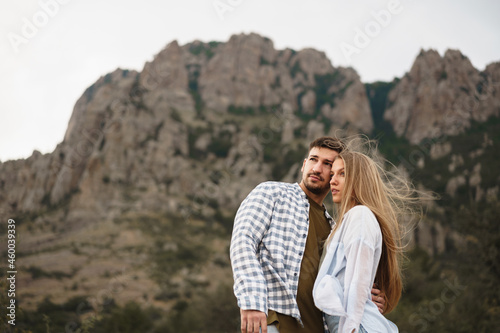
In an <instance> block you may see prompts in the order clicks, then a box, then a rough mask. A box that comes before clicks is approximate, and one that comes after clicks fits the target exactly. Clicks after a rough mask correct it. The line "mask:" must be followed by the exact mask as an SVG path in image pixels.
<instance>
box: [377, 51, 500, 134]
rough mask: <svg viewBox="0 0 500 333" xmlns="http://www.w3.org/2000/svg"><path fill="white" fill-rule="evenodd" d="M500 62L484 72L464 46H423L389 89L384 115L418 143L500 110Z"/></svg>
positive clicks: (480, 119)
mask: <svg viewBox="0 0 500 333" xmlns="http://www.w3.org/2000/svg"><path fill="white" fill-rule="evenodd" d="M499 76H500V63H494V64H491V65H489V66H488V67H487V68H486V69H485V70H484V71H483V72H480V71H478V70H477V69H475V68H474V67H473V66H472V64H471V62H470V61H469V59H468V58H467V57H465V56H464V55H462V53H460V51H457V50H448V51H446V53H445V54H444V56H443V57H441V56H440V55H439V53H437V52H436V51H433V50H430V51H426V52H425V51H422V52H421V53H420V55H419V56H418V57H417V59H416V60H415V62H414V64H413V66H412V68H411V70H410V72H409V73H407V74H406V75H405V76H404V77H403V78H402V79H401V81H400V82H399V83H398V84H397V86H396V87H395V89H393V90H392V91H391V93H390V94H389V103H390V104H389V107H388V109H387V111H386V112H385V115H384V118H385V119H386V120H388V121H389V122H390V123H391V124H392V126H393V127H394V130H395V132H396V133H397V134H398V135H399V136H405V137H406V138H407V139H408V140H409V141H410V142H411V143H413V144H418V143H420V142H421V141H422V140H423V139H425V138H435V137H439V136H442V135H456V134H458V133H462V132H463V131H464V129H467V128H469V127H470V124H471V121H479V122H483V121H485V120H486V119H488V117H490V116H498V115H499V114H500V113H499V112H500V111H499V110H500V105H499V96H500V81H499V80H498V78H499Z"/></svg>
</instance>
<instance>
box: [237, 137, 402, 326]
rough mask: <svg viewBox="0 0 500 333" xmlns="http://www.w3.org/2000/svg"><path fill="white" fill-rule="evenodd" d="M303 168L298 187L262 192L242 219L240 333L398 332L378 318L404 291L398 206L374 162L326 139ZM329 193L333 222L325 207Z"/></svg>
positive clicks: (273, 185)
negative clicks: (334, 212)
mask: <svg viewBox="0 0 500 333" xmlns="http://www.w3.org/2000/svg"><path fill="white" fill-rule="evenodd" d="M301 171H302V180H301V182H300V184H297V183H295V184H289V183H281V182H264V183H262V184H260V185H258V186H257V187H256V188H255V189H254V190H253V191H252V192H251V193H250V194H249V195H248V196H247V198H246V199H245V200H244V201H243V202H242V204H241V206H240V208H239V209H238V212H237V214H236V217H235V222H234V228H233V234H232V239H231V248H230V256H231V265H232V269H233V276H234V292H235V295H236V298H237V301H238V306H239V307H240V313H241V331H242V332H243V333H258V332H263V333H266V332H267V333H274V332H282V333H291V332H306V333H314V332H328V331H329V332H330V333H333V332H397V327H396V326H395V325H394V324H393V323H392V322H390V321H389V320H387V319H386V318H385V317H384V316H383V315H382V312H390V311H391V310H392V309H393V308H394V307H395V306H396V304H397V303H398V301H399V298H400V296H401V289H402V283H401V275H400V269H399V262H398V256H399V254H400V246H399V240H400V237H399V231H398V221H397V215H396V211H397V207H395V206H394V205H393V204H392V203H393V201H392V200H391V199H392V193H391V191H390V190H389V189H388V188H387V187H386V185H385V184H384V183H383V182H382V179H381V176H380V174H379V170H378V169H377V165H376V164H375V163H374V162H373V160H371V159H370V158H369V157H368V156H366V155H364V154H361V153H356V152H354V151H350V150H348V149H346V148H345V145H344V143H343V142H342V141H340V140H338V139H336V138H331V137H322V138H319V139H316V140H315V141H313V142H312V143H311V144H310V146H309V154H308V156H307V158H306V159H305V160H304V162H303V165H302V169H301ZM330 190H331V192H332V198H333V202H334V203H335V204H336V206H337V208H338V209H337V211H338V218H337V223H335V222H334V221H333V220H332V218H331V217H330V216H329V215H328V213H327V212H326V209H325V207H324V205H323V200H324V198H325V197H326V195H327V194H328V192H329V191H330ZM323 248H324V251H323ZM320 261H321V262H320ZM374 283H375V284H374ZM372 288H373V289H372ZM380 290H382V292H381V291H380ZM327 327H328V329H327Z"/></svg>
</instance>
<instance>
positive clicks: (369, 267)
mask: <svg viewBox="0 0 500 333" xmlns="http://www.w3.org/2000/svg"><path fill="white" fill-rule="evenodd" d="M383 175H384V173H383V171H382V169H381V168H380V167H378V165H377V164H376V163H375V162H374V161H373V160H372V159H371V158H370V157H368V156H366V155H364V154H362V153H358V152H353V151H345V152H342V153H341V154H340V155H339V156H338V157H337V158H336V159H335V161H334V163H333V166H332V172H331V176H332V177H331V181H330V189H331V192H332V197H333V202H334V203H335V204H336V206H337V212H338V217H337V219H336V221H338V222H337V224H336V225H335V227H334V228H333V230H332V232H331V234H330V236H329V237H328V239H327V241H326V244H325V249H324V253H323V259H322V260H323V261H322V264H321V267H320V270H319V273H318V277H317V280H316V282H315V285H314V289H313V296H314V301H315V304H316V306H317V307H318V308H319V309H321V310H322V311H323V312H324V313H325V315H326V320H327V324H328V328H329V331H330V333H333V332H349V333H350V332H369V333H371V332H397V331H398V329H397V327H396V325H394V324H393V323H392V322H390V321H389V320H387V319H386V318H385V317H384V316H383V315H382V314H381V313H380V312H379V310H378V309H377V306H376V305H375V304H374V303H373V302H372V300H371V295H370V290H371V288H372V285H373V283H376V284H377V286H378V288H379V289H381V290H383V291H384V293H385V301H386V310H385V313H389V312H390V311H391V310H393V309H394V308H395V307H396V305H397V303H398V301H399V298H400V296H401V290H402V281H401V272H400V257H401V255H402V247H401V237H400V235H401V233H400V228H399V224H398V219H397V218H398V211H400V208H402V207H401V205H397V204H396V202H399V203H404V202H405V201H409V200H412V199H411V196H410V195H409V194H411V193H410V192H411V191H407V193H408V195H401V194H399V193H400V192H398V191H397V190H396V189H395V188H394V187H391V186H389V185H388V183H387V184H386V183H384V181H383V180H382V176H383ZM406 189H409V187H406Z"/></svg>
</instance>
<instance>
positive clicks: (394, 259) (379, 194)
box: [328, 150, 418, 313]
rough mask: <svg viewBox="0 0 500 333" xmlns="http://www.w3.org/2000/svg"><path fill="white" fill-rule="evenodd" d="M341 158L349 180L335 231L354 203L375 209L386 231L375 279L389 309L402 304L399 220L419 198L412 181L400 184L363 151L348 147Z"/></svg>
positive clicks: (400, 182) (381, 227)
mask: <svg viewBox="0 0 500 333" xmlns="http://www.w3.org/2000/svg"><path fill="white" fill-rule="evenodd" d="M337 158H340V159H342V160H343V161H344V174H345V183H344V189H343V191H342V199H341V202H340V204H339V205H338V206H337V214H336V215H337V216H336V221H337V224H336V225H335V228H334V232H335V231H336V230H337V229H338V228H339V227H340V225H341V224H342V222H343V221H342V219H343V217H344V215H345V214H346V213H347V211H348V210H349V209H351V208H352V207H353V206H355V205H364V206H367V207H368V208H369V209H370V210H371V211H372V212H373V214H374V215H375V217H376V218H377V220H378V223H379V225H380V229H381V231H382V255H381V258H380V262H379V265H378V268H377V273H376V275H375V283H376V284H377V286H378V288H379V289H380V290H382V291H383V292H384V293H385V300H386V309H385V312H384V313H389V312H391V311H392V310H393V309H394V308H395V307H396V305H397V304H398V302H399V299H400V297H401V292H402V289H403V282H402V274H401V261H402V259H403V258H404V253H403V245H402V237H403V233H402V231H401V225H400V223H399V222H400V219H402V218H403V217H404V215H405V214H406V213H407V211H408V208H409V207H410V205H408V204H409V203H410V204H411V203H415V202H416V201H417V200H418V198H416V196H415V191H414V189H413V188H412V186H411V185H410V184H409V183H408V182H406V181H405V180H404V179H398V180H399V181H398V182H396V183H398V184H399V185H396V184H395V182H394V181H393V180H394V179H391V177H390V175H389V173H387V172H385V171H384V169H383V167H382V166H381V165H379V164H378V163H376V162H375V161H374V160H373V159H372V158H370V157H369V156H367V155H365V154H363V153H360V152H354V151H350V150H345V151H343V152H342V153H340V154H339V155H338V156H337ZM334 232H333V233H334ZM333 233H332V234H331V236H330V238H329V239H328V241H330V240H331V237H332V235H333Z"/></svg>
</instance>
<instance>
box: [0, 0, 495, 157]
mask: <svg viewBox="0 0 500 333" xmlns="http://www.w3.org/2000/svg"><path fill="white" fill-rule="evenodd" d="M214 4H220V5H221V6H224V5H226V8H229V9H230V10H227V11H225V12H218V11H217V10H216V9H215V7H214ZM391 4H392V5H393V6H394V7H395V10H394V9H393V10H392V12H393V13H392V14H391V15H390V18H388V17H387V15H386V16H384V15H379V16H380V18H379V20H380V19H385V21H382V24H379V25H378V28H379V30H378V31H377V30H370V31H369V32H371V34H372V36H373V37H371V38H370V42H369V44H368V45H367V46H364V45H361V47H360V48H359V53H354V54H352V56H351V57H350V59H347V58H346V56H345V55H344V53H343V52H342V51H341V48H340V45H341V44H342V43H344V45H345V44H350V45H352V46H353V47H355V46H356V44H355V43H354V39H355V37H356V31H359V30H361V31H365V29H367V28H368V29H369V28H371V29H377V25H375V24H374V22H376V19H375V17H374V14H373V13H381V11H382V10H385V11H386V12H389V13H390V11H388V8H389V7H390V6H391ZM44 7H45V8H46V9H45V10H44V9H43V8H44ZM220 8H222V7H220ZM391 9H392V7H391ZM499 13H500V1H497V0H477V1H472V0H470V1H467V0H399V1H398V0H357V1H338V0H335V1H334V0H309V1H304V0H143V1H132V0H106V1H102V0H101V1H97V0H23V1H7V0H0V60H1V61H0V161H6V160H10V159H17V158H26V157H29V156H30V155H31V154H32V152H33V150H34V149H36V150H39V151H41V152H42V153H49V152H51V151H53V150H54V148H55V146H56V145H57V144H58V143H59V142H61V141H62V139H63V136H64V133H65V131H66V126H67V124H68V121H69V119H70V116H71V113H72V111H73V106H74V104H75V102H76V101H77V99H78V98H79V97H80V96H81V95H82V93H83V92H84V91H85V89H86V88H87V87H88V86H90V85H92V84H93V83H94V82H95V81H96V80H97V79H98V78H99V77H100V76H102V75H105V74H106V73H109V72H111V71H113V70H115V69H116V68H118V67H120V68H123V69H135V70H138V71H141V70H142V68H143V66H144V63H145V62H146V61H151V60H152V59H153V57H154V55H155V54H157V53H158V52H160V51H161V50H162V49H163V48H164V47H165V46H166V45H167V44H168V43H169V42H171V41H173V40H177V41H178V42H179V43H180V44H181V45H184V44H186V43H189V42H192V41H194V40H196V39H198V40H202V41H205V42H208V41H211V40H216V41H223V42H224V41H227V40H228V39H229V37H230V36H231V35H233V34H239V33H242V32H243V33H250V32H256V33H259V34H260V35H262V36H265V37H268V38H270V39H271V40H273V42H274V46H275V48H276V49H284V48H286V47H290V48H293V49H295V50H300V49H302V48H305V47H313V48H315V49H317V50H320V51H324V52H325V53H326V54H327V56H328V57H329V58H330V60H331V61H332V64H333V65H334V66H352V67H353V68H355V69H356V71H357V72H358V73H359V75H360V76H361V79H362V80H363V82H373V81H376V80H383V81H390V80H392V79H393V78H394V77H396V76H397V77H401V76H402V75H403V74H404V73H405V72H407V71H409V70H410V68H411V65H412V63H413V61H414V60H415V57H416V56H417V54H418V53H419V51H420V49H422V48H423V49H425V50H427V49H430V48H432V49H435V50H437V51H439V53H440V54H441V55H443V54H444V51H446V50H447V49H449V48H452V49H459V50H460V51H462V53H463V54H464V55H466V56H467V57H469V59H470V60H471V61H472V64H473V65H474V66H475V67H476V68H477V69H479V70H483V69H484V68H485V66H486V65H487V64H489V63H492V62H495V61H500V20H499V19H498V15H499ZM375 16H376V15H375ZM32 24H37V25H38V27H37V26H36V25H35V29H36V30H33V29H30V27H29V26H30V25H32ZM357 29H359V30H357ZM358 37H359V36H358ZM358 45H359V43H358Z"/></svg>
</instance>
